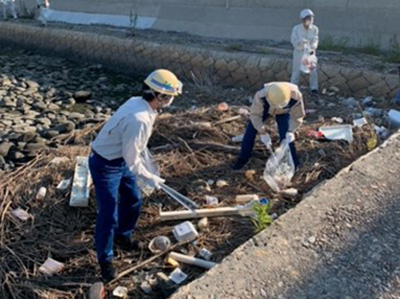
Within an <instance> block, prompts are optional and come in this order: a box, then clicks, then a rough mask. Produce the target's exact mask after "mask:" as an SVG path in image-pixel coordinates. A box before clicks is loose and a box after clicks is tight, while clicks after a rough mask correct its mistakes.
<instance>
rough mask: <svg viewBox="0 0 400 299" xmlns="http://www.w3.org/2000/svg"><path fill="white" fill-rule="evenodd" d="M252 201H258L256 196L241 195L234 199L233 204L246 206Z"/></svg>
mask: <svg viewBox="0 0 400 299" xmlns="http://www.w3.org/2000/svg"><path fill="white" fill-rule="evenodd" d="M253 200H259V198H258V195H257V194H243V195H236V197H235V203H237V204H247V203H249V202H251V201H253Z"/></svg>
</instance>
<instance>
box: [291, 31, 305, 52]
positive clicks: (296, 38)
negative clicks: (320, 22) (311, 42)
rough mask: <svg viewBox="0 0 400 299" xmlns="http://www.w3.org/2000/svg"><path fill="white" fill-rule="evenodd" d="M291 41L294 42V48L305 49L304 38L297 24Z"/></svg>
mask: <svg viewBox="0 0 400 299" xmlns="http://www.w3.org/2000/svg"><path fill="white" fill-rule="evenodd" d="M290 42H291V43H292V45H293V48H295V49H296V50H298V51H302V50H304V40H303V39H302V38H301V35H300V32H299V30H298V27H297V26H295V27H293V30H292V35H291V37H290Z"/></svg>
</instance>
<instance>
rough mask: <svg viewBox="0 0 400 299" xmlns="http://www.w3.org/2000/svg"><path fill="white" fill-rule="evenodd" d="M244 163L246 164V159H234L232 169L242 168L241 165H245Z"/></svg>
mask: <svg viewBox="0 0 400 299" xmlns="http://www.w3.org/2000/svg"><path fill="white" fill-rule="evenodd" d="M246 164H247V162H246V161H243V160H240V159H238V160H237V161H236V163H235V165H233V167H232V169H233V170H241V169H242V168H243V166H245V165H246Z"/></svg>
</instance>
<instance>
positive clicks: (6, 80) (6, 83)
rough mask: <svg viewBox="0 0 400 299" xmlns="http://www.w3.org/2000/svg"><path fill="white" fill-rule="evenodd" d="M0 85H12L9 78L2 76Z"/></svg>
mask: <svg viewBox="0 0 400 299" xmlns="http://www.w3.org/2000/svg"><path fill="white" fill-rule="evenodd" d="M2 86H12V82H11V80H10V79H8V78H7V77H6V78H3V80H2Z"/></svg>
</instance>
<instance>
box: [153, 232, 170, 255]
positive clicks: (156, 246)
mask: <svg viewBox="0 0 400 299" xmlns="http://www.w3.org/2000/svg"><path fill="white" fill-rule="evenodd" d="M170 247H171V241H170V240H169V239H168V237H166V236H158V237H155V238H154V239H152V240H151V241H150V243H149V250H150V251H151V252H153V253H160V252H163V251H165V250H167V249H168V248H170Z"/></svg>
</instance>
